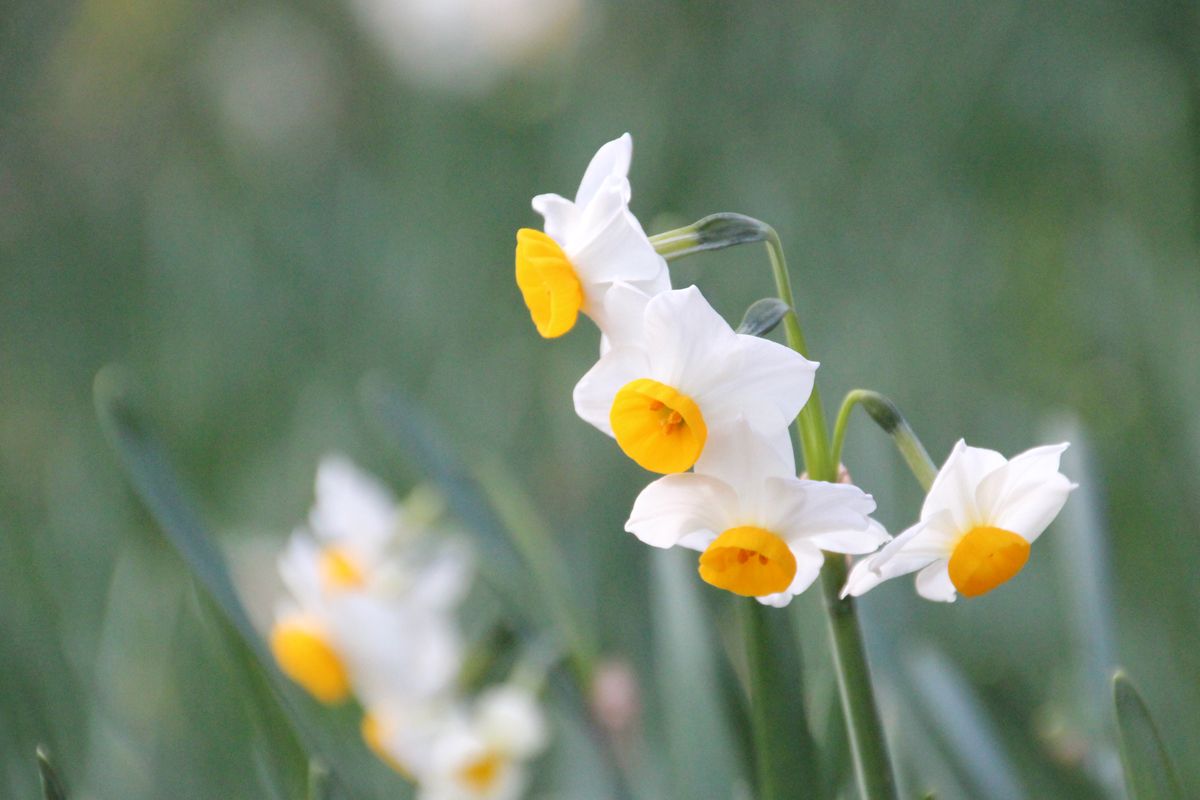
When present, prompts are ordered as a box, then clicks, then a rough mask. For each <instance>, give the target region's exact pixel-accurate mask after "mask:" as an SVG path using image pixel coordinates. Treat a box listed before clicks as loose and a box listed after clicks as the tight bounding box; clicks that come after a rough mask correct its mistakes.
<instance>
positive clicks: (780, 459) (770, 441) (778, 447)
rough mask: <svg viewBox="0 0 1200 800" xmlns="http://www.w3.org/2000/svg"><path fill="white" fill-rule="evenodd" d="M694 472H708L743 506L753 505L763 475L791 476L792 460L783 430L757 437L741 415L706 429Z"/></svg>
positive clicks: (705, 473)
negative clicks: (736, 495) (706, 437)
mask: <svg viewBox="0 0 1200 800" xmlns="http://www.w3.org/2000/svg"><path fill="white" fill-rule="evenodd" d="M696 472H697V473H700V474H703V475H712V476H713V477H716V478H719V479H721V480H722V481H724V482H725V483H727V484H729V485H730V486H732V487H733V488H734V489H735V490H736V491H737V493H738V495H739V496H741V497H743V498H744V499H745V500H746V505H748V506H750V507H756V506H758V505H759V503H758V502H756V500H757V498H759V497H761V496H762V495H763V491H764V482H765V481H766V480H767V478H794V477H795V476H796V461H795V456H794V455H793V454H792V440H791V437H790V436H789V435H788V432H787V430H786V429H785V430H783V431H780V432H779V433H777V434H776V435H775V436H772V437H765V436H760V435H758V434H757V433H755V432H754V431H753V430H751V428H750V426H749V425H748V424H747V423H746V420H745V419H744V418H743V417H737V418H735V419H734V421H733V423H732V424H730V425H728V426H726V427H724V428H716V429H710V431H709V436H708V439H707V440H706V441H705V443H704V451H703V452H702V453H701V454H700V458H699V460H698V461H697V462H696Z"/></svg>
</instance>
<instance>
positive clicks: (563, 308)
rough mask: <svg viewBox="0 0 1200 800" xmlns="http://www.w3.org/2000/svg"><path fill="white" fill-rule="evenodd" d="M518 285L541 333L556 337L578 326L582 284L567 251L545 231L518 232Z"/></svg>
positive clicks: (548, 336)
mask: <svg viewBox="0 0 1200 800" xmlns="http://www.w3.org/2000/svg"><path fill="white" fill-rule="evenodd" d="M517 287H518V288H520V290H521V295H522V296H523V297H524V298H525V305H527V306H528V307H529V315H530V316H531V317H533V324H534V325H536V326H537V330H538V333H540V334H541V335H542V336H544V337H545V338H547V339H553V338H555V337H556V336H562V335H563V334H564V333H566V332H567V331H569V330H571V328H573V327H575V320H576V319H577V318H578V316H579V309H581V308H583V286H582V285H581V284H580V283H579V276H578V275H576V274H575V267H574V266H573V265H572V264H571V261H570V259H568V258H567V254H566V253H564V252H563V249H562V248H561V247H559V246H558V242H556V241H554V240H553V239H551V238H550V237H549V236H547V235H546V234H545V233H543V232H542V231H536V230H534V229H533V228H521V229H520V230H519V231H517Z"/></svg>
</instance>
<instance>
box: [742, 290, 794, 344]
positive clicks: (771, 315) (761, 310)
mask: <svg viewBox="0 0 1200 800" xmlns="http://www.w3.org/2000/svg"><path fill="white" fill-rule="evenodd" d="M788 310H789V309H788V304H787V303H785V302H783V301H782V300H780V299H779V298H778V297H764V298H763V299H761V300H755V301H754V302H753V303H751V304H750V307H749V308H747V309H746V313H745V315H744V316H743V317H742V324H740V325H738V327H737V332H738V333H744V334H746V335H748V336H766V335H767V334H768V333H770V332H771V331H773V330H775V326H776V325H778V324H779V321H780V320H782V319H783V318H784V316H785V315H786V314H787V313H788Z"/></svg>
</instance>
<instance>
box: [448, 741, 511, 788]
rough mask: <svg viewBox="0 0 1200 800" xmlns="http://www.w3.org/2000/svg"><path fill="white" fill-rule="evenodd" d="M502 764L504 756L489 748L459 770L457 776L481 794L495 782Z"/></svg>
mask: <svg viewBox="0 0 1200 800" xmlns="http://www.w3.org/2000/svg"><path fill="white" fill-rule="evenodd" d="M502 766H504V758H503V757H502V756H501V755H500V754H499V753H497V752H496V751H494V750H489V751H488V752H486V753H484V754H483V755H481V756H479V757H478V758H476V759H473V760H472V761H470V762H469V763H468V764H467V765H466V766H465V767H463V768H462V769H461V770H459V773H458V777H459V780H461V781H462V782H463V783H465V784H466V785H467V786H468V787H469V788H470V789H471V790H472V791H474V792H479V793H481V794H482V793H483V792H486V791H488V790H489V789H491V788H492V785H493V784H495V782H496V779H497V778H499V777H500V768H501V767H502Z"/></svg>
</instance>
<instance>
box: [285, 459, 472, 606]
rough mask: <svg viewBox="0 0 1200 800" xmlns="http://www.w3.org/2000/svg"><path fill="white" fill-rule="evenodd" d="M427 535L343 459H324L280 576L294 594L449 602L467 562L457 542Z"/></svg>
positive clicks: (465, 575)
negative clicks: (365, 594) (305, 519)
mask: <svg viewBox="0 0 1200 800" xmlns="http://www.w3.org/2000/svg"><path fill="white" fill-rule="evenodd" d="M426 537H427V532H426V531H425V530H424V529H423V528H422V527H421V526H418V525H415V524H413V523H411V522H410V521H408V520H407V519H406V518H405V511H404V507H403V506H402V505H401V504H399V503H397V502H396V499H395V497H394V496H393V495H392V493H391V492H390V491H388V489H387V488H386V487H385V486H384V485H383V484H382V483H380V482H379V481H378V480H377V479H376V478H374V477H373V476H371V475H368V474H367V473H365V472H363V471H362V470H361V469H359V468H358V467H356V466H355V465H354V464H353V463H352V462H351V461H350V460H349V459H346V458H344V457H342V456H326V457H325V458H323V459H322V460H321V463H320V465H319V466H318V468H317V479H316V502H315V503H314V504H313V507H312V510H311V511H310V512H309V515H308V528H307V529H304V528H301V529H298V530H297V531H296V532H295V533H294V534H293V535H292V538H291V541H289V543H288V547H287V550H286V551H285V553H284V556H283V557H282V559H281V561H280V571H281V573H283V574H284V575H285V579H287V580H289V586H290V588H291V589H292V591H293V592H294V593H296V592H312V591H315V592H318V593H319V594H323V595H334V594H337V593H339V592H346V591H365V592H369V593H371V594H376V595H380V596H386V595H404V596H405V597H406V598H409V599H413V598H420V601H421V602H423V603H425V604H427V605H429V606H431V607H437V606H446V607H448V606H451V605H454V604H456V603H457V602H459V600H461V598H462V596H463V594H464V593H465V592H466V590H467V588H468V585H469V583H470V580H471V567H470V560H469V558H468V557H467V554H466V553H465V551H464V550H463V549H462V548H461V547H459V546H457V544H456V543H454V542H445V543H433V542H430V541H428V540H427V538H426ZM289 575H290V576H291V577H290V579H288V577H287V576H289Z"/></svg>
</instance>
